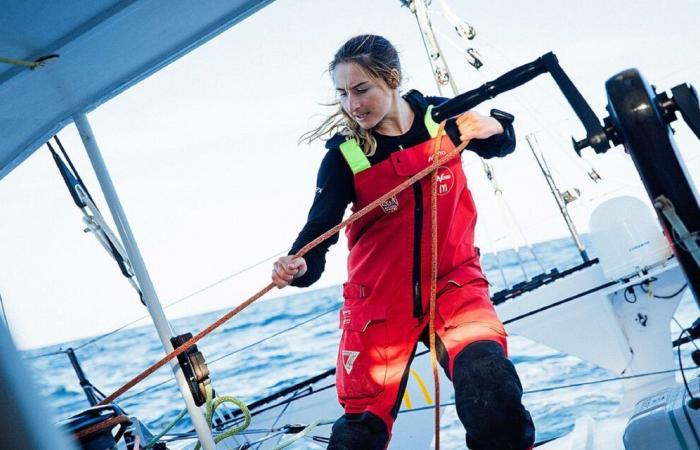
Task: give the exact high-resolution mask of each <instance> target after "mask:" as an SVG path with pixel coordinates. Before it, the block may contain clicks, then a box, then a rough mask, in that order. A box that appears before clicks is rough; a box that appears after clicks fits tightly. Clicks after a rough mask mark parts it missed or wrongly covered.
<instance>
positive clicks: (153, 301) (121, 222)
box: [73, 114, 216, 450]
mask: <svg viewBox="0 0 700 450" xmlns="http://www.w3.org/2000/svg"><path fill="white" fill-rule="evenodd" d="M73 121H74V122H75V126H76V128H77V129H78V132H79V133H80V138H81V139H82V140H83V145H84V146H85V149H86V150H87V154H88V157H89V158H90V162H91V163H92V167H93V168H94V170H95V175H97V180H98V181H99V183H100V187H101V188H102V192H103V193H104V196H105V200H106V201H107V204H108V205H109V210H110V212H111V213H112V217H113V218H114V223H115V224H116V226H117V231H118V232H119V236H120V237H121V240H122V243H123V244H124V248H125V250H126V254H127V255H128V257H129V261H130V262H131V265H132V267H133V269H134V273H135V274H136V279H137V280H138V283H139V286H141V290H142V292H143V300H144V302H145V303H146V308H148V313H149V314H150V315H151V319H152V320H153V324H154V325H155V327H156V331H157V332H158V336H159V337H160V340H161V342H162V344H163V350H164V351H165V353H166V354H168V353H170V352H172V351H173V345H172V343H171V342H170V338H171V337H172V335H173V333H172V329H171V328H170V324H169V323H168V320H167V319H166V317H165V313H164V312H163V308H162V307H161V305H160V301H159V300H158V295H157V294H156V290H155V287H154V286H153V282H152V281H151V277H150V276H149V274H148V270H147V269H146V264H145V262H144V261H143V257H142V256H141V251H140V250H139V248H138V245H137V244H136V239H135V238H134V235H133V233H132V232H131V227H129V223H128V221H127V219H126V214H125V213H124V210H123V208H122V205H121V202H120V201H119V197H118V196H117V191H116V190H115V188H114V185H113V184H112V179H111V177H110V176H109V172H108V171H107V166H106V165H105V162H104V160H103V159H102V154H101V153H100V149H99V147H98V145H97V141H96V140H95V136H94V134H93V133H92V128H91V127H90V123H89V122H88V120H87V116H85V114H78V115H76V116H75V117H74V118H73ZM170 367H171V368H172V369H173V374H174V376H175V379H176V380H177V384H178V387H179V388H180V393H181V394H182V398H183V399H184V400H185V404H186V405H187V411H188V412H189V414H190V418H191V420H192V424H193V425H194V428H195V431H196V432H197V436H198V437H199V442H200V443H201V444H202V448H203V449H204V450H215V448H216V445H215V444H214V439H213V438H212V435H211V431H210V430H209V426H208V425H207V422H206V420H205V418H204V414H202V411H201V410H200V409H199V408H198V407H197V405H195V403H194V399H193V398H192V393H191V392H190V388H189V386H188V384H187V381H186V380H185V377H184V375H183V374H182V370H181V369H180V366H179V365H178V363H177V361H173V360H171V361H170Z"/></svg>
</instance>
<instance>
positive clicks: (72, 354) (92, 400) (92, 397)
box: [66, 348, 99, 406]
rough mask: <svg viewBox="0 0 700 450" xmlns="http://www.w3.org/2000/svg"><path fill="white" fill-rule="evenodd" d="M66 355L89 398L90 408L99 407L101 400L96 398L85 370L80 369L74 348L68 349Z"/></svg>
mask: <svg viewBox="0 0 700 450" xmlns="http://www.w3.org/2000/svg"><path fill="white" fill-rule="evenodd" d="M66 354H67V355H68V359H69V360H70V363H71V365H72V366H73V370H75V374H76V375H77V376H78V381H80V386H81V387H82V388H83V391H85V396H86V397H87V400H88V402H89V403H90V406H95V405H97V404H98V403H99V400H98V399H97V396H95V392H94V388H93V386H92V384H91V383H90V381H88V379H87V377H86V376H85V373H84V372H83V368H82V367H80V362H79V361H78V358H77V357H76V356H75V352H74V351H73V349H72V348H68V350H66Z"/></svg>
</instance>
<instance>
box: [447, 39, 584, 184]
mask: <svg viewBox="0 0 700 450" xmlns="http://www.w3.org/2000/svg"><path fill="white" fill-rule="evenodd" d="M437 32H438V33H439V34H440V35H441V36H442V37H443V38H444V39H445V40H447V42H448V43H449V44H451V45H452V46H453V47H455V48H456V49H457V50H458V51H459V52H464V49H463V48H461V47H460V46H459V45H458V44H456V43H455V42H454V41H453V40H452V39H451V38H450V37H449V36H447V35H446V34H445V33H444V32H442V31H441V30H440V29H437ZM485 44H486V46H487V47H489V48H491V49H492V50H493V51H495V52H496V53H498V54H499V55H500V56H501V57H502V58H503V59H504V60H505V61H506V62H507V63H508V65H509V66H513V65H514V64H513V62H512V61H511V60H510V58H508V57H507V56H506V55H505V53H503V52H501V51H500V50H498V48H496V47H495V46H494V45H491V44H489V43H488V42H485ZM483 73H484V74H489V75H492V76H493V75H494V72H493V71H492V70H490V69H489V68H488V67H484V68H483ZM512 95H513V97H514V98H515V100H516V101H517V102H518V103H519V104H520V106H521V107H522V108H523V109H525V110H526V111H527V112H528V113H529V114H530V115H531V116H532V117H533V119H534V120H535V122H536V123H537V125H539V127H540V129H539V130H531V131H530V133H533V134H537V133H540V132H541V131H546V132H549V133H552V134H554V135H555V136H556V137H558V138H559V139H562V140H564V141H565V142H568V140H569V139H568V137H567V136H564V135H563V134H562V133H561V132H559V131H558V126H559V125H561V124H562V123H564V122H569V121H571V116H570V113H569V111H570V108H568V107H567V105H565V104H564V103H563V102H562V101H561V99H559V97H558V96H557V97H555V98H556V99H557V100H556V101H557V103H558V104H559V106H560V108H561V109H562V110H563V111H567V113H566V116H565V117H564V118H563V119H559V120H557V121H545V120H543V118H542V114H541V113H539V112H538V111H539V110H542V109H544V108H543V107H542V106H541V105H540V104H539V103H534V102H532V101H531V100H529V99H528V100H525V98H524V95H522V93H521V92H515V91H513V92H512ZM530 103H533V104H532V105H531V104H530ZM546 122H549V123H546ZM565 154H566V157H567V159H568V160H569V161H571V162H573V163H574V165H575V166H578V168H579V169H583V170H584V171H585V172H587V173H588V172H590V171H591V170H595V167H594V166H593V164H592V163H591V162H590V161H588V160H586V159H584V158H575V157H574V156H573V154H571V153H570V152H565ZM558 175H559V174H558Z"/></svg>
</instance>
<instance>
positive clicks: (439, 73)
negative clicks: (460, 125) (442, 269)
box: [402, 0, 544, 285]
mask: <svg viewBox="0 0 700 450" xmlns="http://www.w3.org/2000/svg"><path fill="white" fill-rule="evenodd" d="M402 3H403V4H404V5H406V6H408V7H409V9H410V11H411V12H412V13H413V15H414V16H415V17H416V22H417V23H418V29H419V30H420V32H421V38H422V40H423V46H424V47H425V51H426V53H427V54H428V59H429V61H430V66H431V68H432V69H433V75H434V78H435V82H436V84H437V87H438V90H439V91H440V95H443V96H444V91H443V89H444V87H445V86H446V85H447V84H449V85H450V89H451V90H452V97H457V96H458V95H459V94H460V91H459V89H458V88H457V84H456V83H455V81H454V78H453V77H452V72H450V69H449V67H448V65H447V59H446V58H445V55H444V54H443V53H442V50H441V49H440V44H438V41H437V38H436V37H435V33H434V32H433V26H432V24H431V23H430V17H429V16H428V9H427V7H426V0H410V1H409V0H402ZM449 14H452V16H454V14H453V13H452V12H451V11H449ZM454 19H455V18H454V17H450V20H451V21H453V22H454ZM459 25H460V26H455V29H456V30H457V32H458V33H459V34H460V36H463V37H464V38H465V39H471V38H473V37H474V34H475V32H474V29H473V28H472V27H471V26H466V25H462V24H459ZM470 50H474V49H470ZM468 53H469V55H470V56H471V57H472V58H473V59H474V62H470V64H471V65H472V66H474V67H475V68H477V69H478V68H479V67H481V66H482V63H481V60H480V59H478V58H477V57H476V56H475V55H474V54H473V53H472V52H468ZM476 62H478V64H476ZM479 161H480V162H481V167H482V169H483V171H484V174H485V175H486V179H487V180H488V181H489V183H490V184H491V187H492V188H493V192H494V195H495V196H496V198H497V200H498V201H500V202H501V203H502V204H506V205H507V202H506V201H505V199H504V197H503V190H502V189H501V187H500V186H499V184H498V181H497V180H496V173H495V171H494V168H493V166H492V165H491V164H489V163H488V162H486V161H485V160H484V159H483V158H479ZM513 220H514V221H515V219H513ZM519 234H520V237H521V238H522V240H523V242H524V243H525V245H526V246H527V247H529V250H530V253H532V255H533V257H534V259H535V260H536V261H537V263H538V264H539V265H540V267H542V270H543V271H544V267H543V266H542V263H541V262H540V260H539V258H538V257H537V255H536V254H535V251H534V250H533V248H532V246H531V245H530V244H529V242H528V240H527V239H526V238H525V235H524V234H523V233H522V232H520V233H519ZM513 244H514V246H515V242H513ZM495 254H496V258H497V260H498V264H499V268H501V261H500V258H498V252H496V253H495ZM515 256H516V258H517V259H518V263H519V265H520V269H521V271H522V273H523V278H524V279H525V280H527V272H526V271H525V263H524V262H523V260H522V258H521V257H520V252H519V250H518V247H517V246H516V248H515ZM501 274H502V278H503V282H504V284H505V285H507V281H506V278H505V274H503V270H502V268H501Z"/></svg>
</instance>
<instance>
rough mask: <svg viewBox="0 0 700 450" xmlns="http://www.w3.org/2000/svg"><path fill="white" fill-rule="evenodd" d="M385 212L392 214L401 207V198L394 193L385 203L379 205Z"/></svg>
mask: <svg viewBox="0 0 700 450" xmlns="http://www.w3.org/2000/svg"><path fill="white" fill-rule="evenodd" d="M379 206H380V207H381V208H382V211H384V213H385V214H391V213H393V212H396V211H397V210H398V209H399V200H398V199H397V198H396V196H395V195H394V196H393V197H391V198H390V199H388V200H387V201H385V202H384V203H382V204H380V205H379Z"/></svg>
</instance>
